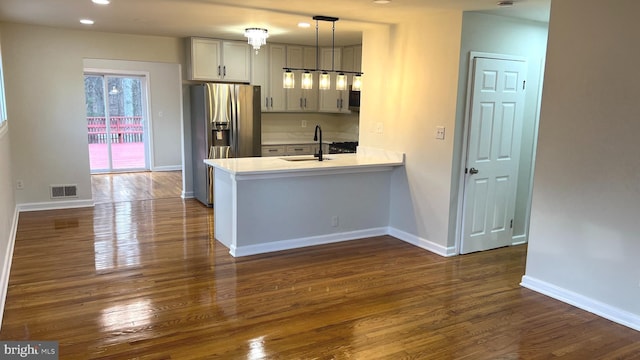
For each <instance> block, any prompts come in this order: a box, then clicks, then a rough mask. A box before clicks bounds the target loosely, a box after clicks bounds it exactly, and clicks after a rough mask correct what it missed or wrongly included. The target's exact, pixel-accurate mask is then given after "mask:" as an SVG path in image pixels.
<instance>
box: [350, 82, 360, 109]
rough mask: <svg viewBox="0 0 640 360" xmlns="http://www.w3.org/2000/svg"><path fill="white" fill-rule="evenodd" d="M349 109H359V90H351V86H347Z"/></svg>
mask: <svg viewBox="0 0 640 360" xmlns="http://www.w3.org/2000/svg"><path fill="white" fill-rule="evenodd" d="M349 110H351V111H360V91H354V90H351V87H349Z"/></svg>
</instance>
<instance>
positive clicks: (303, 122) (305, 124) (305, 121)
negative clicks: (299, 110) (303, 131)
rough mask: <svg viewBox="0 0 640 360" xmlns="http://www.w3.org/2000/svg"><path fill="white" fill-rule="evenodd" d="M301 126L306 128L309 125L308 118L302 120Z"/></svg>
mask: <svg viewBox="0 0 640 360" xmlns="http://www.w3.org/2000/svg"><path fill="white" fill-rule="evenodd" d="M300 126H301V127H303V128H306V127H307V120H302V121H301V122H300Z"/></svg>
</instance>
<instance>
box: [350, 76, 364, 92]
mask: <svg viewBox="0 0 640 360" xmlns="http://www.w3.org/2000/svg"><path fill="white" fill-rule="evenodd" d="M361 88H362V76H360V74H355V75H353V84H351V90H353V91H360V89H361Z"/></svg>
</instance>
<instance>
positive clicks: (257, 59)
mask: <svg viewBox="0 0 640 360" xmlns="http://www.w3.org/2000/svg"><path fill="white" fill-rule="evenodd" d="M269 47H270V45H266V46H263V47H262V48H261V49H260V51H259V52H258V53H257V54H254V55H252V57H253V58H252V59H251V85H255V86H260V90H261V92H262V99H261V100H260V108H261V110H262V111H263V112H264V111H269V97H270V92H269Z"/></svg>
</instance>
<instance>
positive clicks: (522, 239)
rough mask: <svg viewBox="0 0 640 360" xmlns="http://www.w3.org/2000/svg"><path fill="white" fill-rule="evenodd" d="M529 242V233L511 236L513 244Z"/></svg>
mask: <svg viewBox="0 0 640 360" xmlns="http://www.w3.org/2000/svg"><path fill="white" fill-rule="evenodd" d="M526 243H527V235H525V234H522V235H516V236H513V237H511V245H522V244H526Z"/></svg>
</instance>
